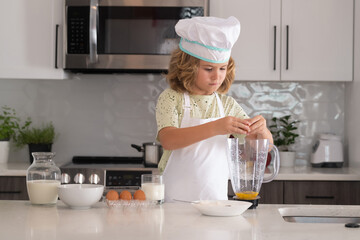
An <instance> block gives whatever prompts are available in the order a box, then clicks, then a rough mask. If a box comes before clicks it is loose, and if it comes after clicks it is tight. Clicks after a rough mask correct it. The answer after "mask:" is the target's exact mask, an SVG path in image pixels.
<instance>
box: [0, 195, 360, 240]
mask: <svg viewBox="0 0 360 240" xmlns="http://www.w3.org/2000/svg"><path fill="white" fill-rule="evenodd" d="M279 209H280V210H279ZM287 209H290V210H298V211H303V212H308V213H309V212H314V211H315V210H316V211H319V210H320V211H322V212H323V213H337V214H339V213H340V214H341V212H342V211H343V210H347V212H352V213H353V214H354V215H353V216H360V206H333V205H329V206H324V205H322V206H314V205H270V204H268V205H267V204H263V205H262V204H260V205H259V206H258V207H257V209H248V210H247V211H245V212H244V213H243V214H242V215H241V216H236V217H210V216H205V215H201V214H200V213H199V212H198V211H197V210H196V209H195V208H194V207H193V206H192V205H191V204H187V203H165V204H163V205H161V206H152V207H149V208H145V209H131V208H128V209H122V208H109V207H108V206H107V205H106V203H104V202H99V203H97V204H96V205H95V206H93V207H92V208H90V209H87V210H76V209H70V208H68V207H67V206H65V205H64V204H63V203H62V202H61V201H59V202H58V203H57V205H55V206H35V205H31V204H30V202H29V201H5V200H2V201H0V233H1V239H13V240H17V239H19V240H20V239H21V240H23V239H36V240H41V239H46V240H51V239H66V240H71V239H74V240H75V239H76V240H82V239H86V240H91V239H129V240H130V239H131V240H133V239H139V240H140V239H141V240H142V239H144V240H145V239H146V240H151V239H154V240H155V239H156V240H159V239H185V240H192V239H196V240H198V239H214V240H215V239H216V240H219V239H221V240H227V239H231V240H232V239H256V240H268V239H274V240H281V239H286V240H288V239H309V240H311V239H316V240H319V239H327V240H332V239H334V240H335V239H336V240H339V239H342V240H345V239H354V240H355V239H359V236H360V228H346V227H344V223H290V222H286V221H284V219H283V218H282V216H281V212H286V210H287ZM290 212H291V211H290Z"/></svg>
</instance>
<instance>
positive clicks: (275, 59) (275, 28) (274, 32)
mask: <svg viewBox="0 0 360 240" xmlns="http://www.w3.org/2000/svg"><path fill="white" fill-rule="evenodd" d="M275 70H276V26H274V71H275Z"/></svg>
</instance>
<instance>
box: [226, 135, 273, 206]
mask: <svg viewBox="0 0 360 240" xmlns="http://www.w3.org/2000/svg"><path fill="white" fill-rule="evenodd" d="M270 145H271V147H272V151H274V162H273V166H274V171H273V172H272V174H271V175H270V176H267V177H266V178H264V173H265V168H266V160H267V155H268V151H269V146H270ZM228 146H229V156H228V162H229V172H230V180H231V185H232V188H233V190H234V193H235V194H236V196H237V197H238V198H239V199H242V200H254V199H256V198H257V196H258V194H259V192H260V188H261V184H262V183H267V182H271V181H272V180H273V179H274V178H275V177H276V176H277V174H278V173H279V167H280V159H279V152H278V149H277V147H276V146H274V145H273V144H271V143H270V142H269V140H268V139H256V140H245V141H244V142H243V143H241V142H239V139H237V138H229V139H228Z"/></svg>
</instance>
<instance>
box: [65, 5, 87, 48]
mask: <svg viewBox="0 0 360 240" xmlns="http://www.w3.org/2000/svg"><path fill="white" fill-rule="evenodd" d="M89 11H90V8H89V7H72V8H68V18H67V21H68V22H67V41H68V43H67V46H68V49H67V53H68V54H89Z"/></svg>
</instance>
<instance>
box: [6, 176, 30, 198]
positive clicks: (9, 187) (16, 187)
mask: <svg viewBox="0 0 360 240" xmlns="http://www.w3.org/2000/svg"><path fill="white" fill-rule="evenodd" d="M0 200H29V197H28V193H27V188H26V177H4V176H1V177H0Z"/></svg>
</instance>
